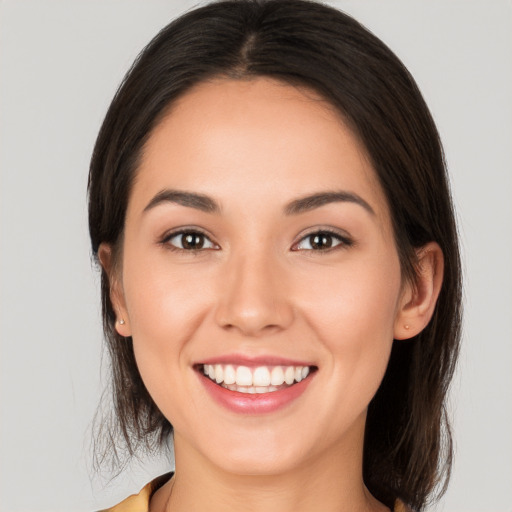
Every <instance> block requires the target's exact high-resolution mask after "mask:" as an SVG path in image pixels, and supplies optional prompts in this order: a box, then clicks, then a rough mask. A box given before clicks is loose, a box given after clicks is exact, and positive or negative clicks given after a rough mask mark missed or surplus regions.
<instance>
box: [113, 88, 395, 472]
mask: <svg viewBox="0 0 512 512" xmlns="http://www.w3.org/2000/svg"><path fill="white" fill-rule="evenodd" d="M113 299H114V306H115V309H116V310H117V313H118V314H119V317H122V318H123V319H124V320H125V323H124V324H123V325H120V324H118V325H117V329H118V331H119V332H120V333H121V334H123V335H125V336H132V337H133V343H134V350H135V355H136V360H137V364H138V367H139V370H140V373H141V375H142V378H143V380H144V382H145V385H146V387H147V389H148V391H149V393H150V394H151V396H152V397H153V399H154V401H155V402H156V404H157V405H158V407H159V408H160V409H161V411H162V412H163V414H164V415H165V416H166V417H167V418H168V419H169V420H170V422H171V423H172V425H173V426H174V430H175V446H176V457H177V464H178V461H179V457H182V458H183V459H185V458H186V457H192V456H193V457H196V458H199V459H201V460H203V461H204V462H205V463H208V464H213V465H214V466H217V467H220V468H223V469H224V470H226V471H231V472H235V473H240V474H247V473H251V474H276V473H279V472H285V471H289V470H291V469H293V468H297V467H301V466H305V465H311V464H312V463H313V462H315V461H321V460H325V459H326V457H331V456H333V455H334V456H336V457H341V458H343V457H345V458H347V457H350V455H351V454H354V453H355V452H357V453H358V456H359V457H360V449H361V447H362V438H363V432H364V424H365V417H366V410H367V406H368V403H369V402H370V400H371V398H372V397H373V395H374V394H375V392H376V390H377V388H378V386H379V384H380V381H381V379H382V377H383V375H384V372H385V369H386V366H387V362H388V358H389V354H390V350H391V345H392V341H393V336H394V330H395V327H396V325H397V323H398V322H399V321H400V319H399V316H400V308H401V306H400V305H401V301H402V300H403V286H402V282H401V273H400V264H399V259H398V255H397V250H396V247H395V244H394V239H393V232H392V226H391V220H390V214H389V211H388V207H387V204H386V200H385V197H384V195H383V192H382V190H381V188H380V186H379V185H378V183H377V178H376V176H375V173H374V171H373V169H372V167H371V165H370V163H369V161H368V159H367V157H366V155H365V151H364V148H363V147H362V146H361V144H360V143H359V142H358V140H357V138H356V137H355V136H354V135H353V133H352V132H351V131H350V130H349V129H348V127H347V125H346V124H344V122H343V120H342V119H341V117H340V116H339V115H338V114H337V113H336V112H335V111H334V110H333V109H331V108H330V107H329V105H328V104H326V103H325V102H324V101H322V100H321V99H320V98H319V97H317V96H316V95H315V94H314V93H312V92H310V91H306V90H301V89H298V88H295V87H291V86H289V85H285V84H282V83H279V82H276V81H272V80H270V79H263V78H259V79H255V80H251V81H230V80H227V79H226V80H221V79H218V80H215V81H211V82H208V83H203V84H200V85H199V86H196V87H195V88H194V89H193V90H191V91H190V92H188V93H187V94H186V95H185V96H184V97H182V98H181V99H180V100H179V101H178V102H177V103H176V104H175V105H173V107H172V109H171V111H170V112H169V113H168V115H167V116H166V117H165V118H164V120H163V121H162V122H161V123H160V124H159V125H158V126H157V127H156V129H155V130H154V132H153V134H152V135H151V137H150V139H149V140H148V143H147V145H146V147H145V150H144V152H143V158H142V161H141V165H140V168H139V170H138V174H137V176H136V180H135V183H134V186H133V189H132V193H131V196H130V199H129V205H128V210H127V216H126V223H125V236H124V246H123V256H122V270H120V271H119V275H118V276H117V280H116V285H115V287H114V294H113ZM205 373H207V374H209V375H205Z"/></svg>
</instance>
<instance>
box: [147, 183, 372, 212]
mask: <svg viewBox="0 0 512 512" xmlns="http://www.w3.org/2000/svg"><path fill="white" fill-rule="evenodd" d="M338 202H344V203H354V204H357V205H359V206H361V207H363V208H364V209H365V210H367V211H368V212H369V213H371V214H372V215H375V211H374V210H373V208H372V207H371V206H370V205H369V204H368V203H367V202H366V201H365V200H364V199H363V198H362V197H361V196H359V195H357V194H355V193H353V192H347V191H336V192H317V193H315V194H311V195H309V196H305V197H301V198H299V199H295V200H293V201H292V202H290V203H288V204H287V205H286V207H285V208H284V213H285V214H286V215H299V214H301V213H305V212H308V211H311V210H314V209H315V208H320V207H321V206H324V205H326V204H329V203H338ZM165 203H174V204H180V205H182V206H186V207H188V208H195V209H197V210H201V211H203V212H206V213H220V206H219V204H218V203H217V202H216V201H215V200H214V199H212V198H211V197H209V196H207V195H204V194H198V193H195V192H183V191H180V190H170V189H164V190H161V191H160V192H158V194H156V195H155V196H154V197H153V199H151V201H150V202H149V203H148V204H147V206H146V207H145V208H144V212H147V211H149V210H151V209H153V208H155V207H156V206H158V205H161V204H165Z"/></svg>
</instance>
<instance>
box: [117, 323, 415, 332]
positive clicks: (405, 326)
mask: <svg viewBox="0 0 512 512" xmlns="http://www.w3.org/2000/svg"><path fill="white" fill-rule="evenodd" d="M123 324H124V322H123ZM404 328H405V329H407V330H409V329H410V327H409V326H408V325H404Z"/></svg>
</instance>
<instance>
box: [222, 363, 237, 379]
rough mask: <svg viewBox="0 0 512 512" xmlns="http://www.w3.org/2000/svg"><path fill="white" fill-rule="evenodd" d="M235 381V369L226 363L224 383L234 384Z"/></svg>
mask: <svg viewBox="0 0 512 512" xmlns="http://www.w3.org/2000/svg"><path fill="white" fill-rule="evenodd" d="M235 382H236V372H235V369H234V368H233V367H232V366H231V365H230V364H228V365H227V366H226V367H225V368H224V384H234V383H235Z"/></svg>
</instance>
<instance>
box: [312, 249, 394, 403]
mask: <svg viewBox="0 0 512 512" xmlns="http://www.w3.org/2000/svg"><path fill="white" fill-rule="evenodd" d="M304 284H305V288H308V289H309V290H314V291H315V292H314V294H313V293H310V299H309V300H308V301H305V302H303V304H304V307H303V312H304V315H303V316H304V317H305V318H306V320H307V322H308V323H309V325H310V326H311V327H312V329H314V331H315V332H316V333H317V337H318V339H319V341H320V342H321V343H322V345H323V347H324V349H325V350H326V351H327V352H328V353H329V354H330V360H331V365H330V372H332V373H331V375H332V376H333V377H334V378H335V379H337V381H338V383H339V384H340V388H341V389H353V390H355V391H354V392H355V393H356V395H357V394H359V395H360V396H359V399H361V397H362V396H363V395H364V399H363V402H364V401H365V400H366V401H369V400H370V399H371V398H372V396H373V394H374V393H375V392H376V390H377V388H378V386H379V384H380V381H381V380H382V377H383V375H384V372H385V370H386V367H387V363H388V360H389V355H390V351H391V346H392V343H393V329H394V322H395V316H396V311H397V305H398V301H399V297H400V291H401V274H400V265H399V262H398V258H397V257H396V258H394V257H388V258H383V259H382V260H379V259H376V260H366V261H365V260H357V259H356V258H354V260H353V261H351V262H350V264H347V265H345V266H343V267H342V266H340V267H339V269H337V270H333V269H326V272H324V273H317V274H316V275H315V279H314V281H313V280H311V281H310V282H307V281H305V283H304ZM305 296H306V293H304V297H305Z"/></svg>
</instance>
